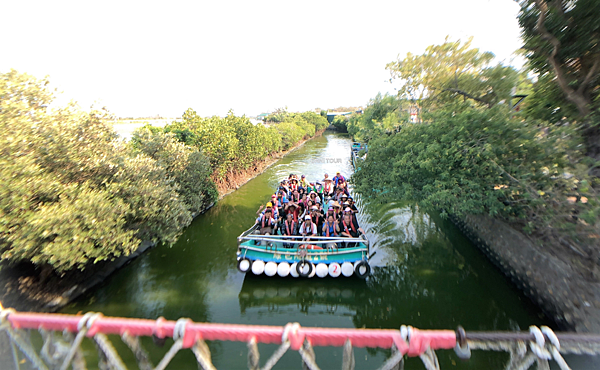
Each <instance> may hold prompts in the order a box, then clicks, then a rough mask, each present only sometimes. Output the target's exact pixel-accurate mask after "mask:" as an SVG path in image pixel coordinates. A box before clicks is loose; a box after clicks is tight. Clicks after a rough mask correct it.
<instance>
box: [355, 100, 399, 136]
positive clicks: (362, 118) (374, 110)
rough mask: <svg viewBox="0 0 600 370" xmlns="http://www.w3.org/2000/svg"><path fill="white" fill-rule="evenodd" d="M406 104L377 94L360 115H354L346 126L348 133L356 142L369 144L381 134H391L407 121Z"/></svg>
mask: <svg viewBox="0 0 600 370" xmlns="http://www.w3.org/2000/svg"><path fill="white" fill-rule="evenodd" d="M407 106H408V104H407V102H406V101H404V100H400V99H399V98H398V97H396V96H392V95H388V94H386V95H385V96H382V95H381V94H377V96H375V98H374V99H371V100H370V101H369V104H368V105H367V108H366V109H365V110H364V113H363V114H361V115H357V114H354V115H352V117H351V118H350V120H349V121H348V124H347V128H348V132H349V133H350V135H352V136H353V137H354V138H355V139H356V140H358V141H364V142H369V141H370V140H371V139H373V138H376V137H378V136H380V135H383V134H391V133H393V132H396V131H398V130H399V129H400V127H401V125H402V123H403V122H407V121H408V113H407V112H406V108H407Z"/></svg>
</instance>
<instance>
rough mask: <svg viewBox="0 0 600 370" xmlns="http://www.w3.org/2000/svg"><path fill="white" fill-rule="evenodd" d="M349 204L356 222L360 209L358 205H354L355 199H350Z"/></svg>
mask: <svg viewBox="0 0 600 370" xmlns="http://www.w3.org/2000/svg"><path fill="white" fill-rule="evenodd" d="M348 203H349V204H350V205H349V207H350V209H351V210H352V218H354V219H355V220H356V214H357V213H358V208H357V207H356V204H354V199H352V197H348Z"/></svg>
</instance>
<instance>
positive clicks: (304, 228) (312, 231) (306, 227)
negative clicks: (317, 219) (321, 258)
mask: <svg viewBox="0 0 600 370" xmlns="http://www.w3.org/2000/svg"><path fill="white" fill-rule="evenodd" d="M298 233H299V234H300V235H302V236H303V238H302V240H304V241H309V240H310V238H311V237H313V238H314V237H316V236H317V225H315V224H314V223H313V222H312V220H311V218H310V215H306V216H304V222H303V223H302V225H300V230H298Z"/></svg>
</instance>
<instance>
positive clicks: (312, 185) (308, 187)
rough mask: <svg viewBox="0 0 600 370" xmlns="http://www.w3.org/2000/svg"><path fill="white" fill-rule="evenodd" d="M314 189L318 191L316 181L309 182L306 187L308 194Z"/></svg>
mask: <svg viewBox="0 0 600 370" xmlns="http://www.w3.org/2000/svg"><path fill="white" fill-rule="evenodd" d="M313 191H314V192H315V193H316V192H317V187H316V186H315V183H314V182H309V183H308V186H307V187H306V192H307V193H308V194H310V193H311V192H313Z"/></svg>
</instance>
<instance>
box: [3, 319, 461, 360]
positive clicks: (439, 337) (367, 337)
mask: <svg viewBox="0 0 600 370" xmlns="http://www.w3.org/2000/svg"><path fill="white" fill-rule="evenodd" d="M81 318H82V316H75V315H63V314H47V313H24V312H14V313H10V314H9V315H8V317H7V320H8V321H9V322H10V323H11V325H12V327H13V328H15V329H39V328H44V329H46V330H55V331H62V330H65V329H67V330H68V331H70V332H77V331H78V329H77V325H78V323H79V322H80V320H81ZM174 328H175V321H170V320H165V319H164V318H162V317H161V318H159V319H158V320H146V319H129V318H120V317H104V316H102V317H98V318H97V319H96V320H94V321H93V323H92V324H91V326H90V327H89V329H88V332H87V334H86V335H87V336H88V337H92V336H94V335H95V334H97V333H104V334H118V335H123V334H124V333H125V332H127V333H129V335H132V336H151V335H156V336H157V337H159V338H165V337H172V336H173V329H174ZM283 333H284V327H282V326H259V325H233V324H213V323H194V322H192V321H190V322H188V323H187V324H186V326H185V334H184V336H183V348H190V347H192V346H193V345H194V343H195V342H196V341H197V340H198V339H203V340H220V341H225V340H227V341H237V342H249V341H250V340H251V339H252V337H254V338H255V340H256V341H257V342H258V343H274V344H281V341H282V335H283ZM287 338H288V340H289V341H290V347H291V348H292V349H293V350H296V351H297V350H299V349H300V348H301V347H302V343H304V340H305V339H308V340H309V342H310V343H311V345H312V346H336V347H342V346H343V345H344V343H345V342H346V339H350V341H351V343H352V346H354V347H373V348H391V347H392V345H394V344H395V345H396V348H398V350H399V351H400V352H401V353H402V354H408V355H409V356H419V355H421V354H423V353H424V352H425V350H426V349H427V348H428V347H431V349H433V350H438V349H451V348H454V346H455V345H456V334H455V332H454V331H452V330H418V329H413V331H412V333H411V336H410V343H409V344H407V343H406V342H405V341H404V339H403V338H402V336H401V334H400V331H399V330H392V329H333V328H308V327H307V328H303V327H299V326H298V327H297V328H296V329H295V330H289V331H288V333H287Z"/></svg>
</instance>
